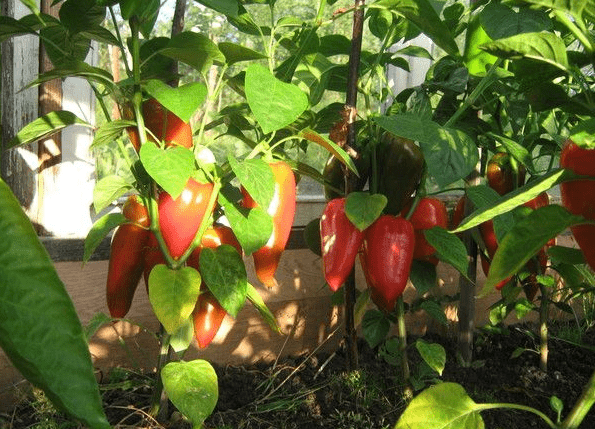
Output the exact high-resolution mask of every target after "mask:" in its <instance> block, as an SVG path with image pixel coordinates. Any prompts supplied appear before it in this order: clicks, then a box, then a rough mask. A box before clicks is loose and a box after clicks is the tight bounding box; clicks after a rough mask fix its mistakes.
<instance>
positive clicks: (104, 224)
mask: <svg viewBox="0 0 595 429" xmlns="http://www.w3.org/2000/svg"><path fill="white" fill-rule="evenodd" d="M124 222H126V217H124V215H123V214H122V213H108V214H106V215H105V216H101V217H100V218H99V219H97V220H96V221H95V223H94V224H93V226H92V227H91V229H90V230H89V233H88V234H87V238H85V246H84V252H83V263H85V262H87V261H89V258H90V257H91V255H92V254H93V252H94V251H95V249H97V246H99V244H101V242H102V241H103V239H104V238H105V237H106V236H107V234H108V233H109V232H110V231H111V230H112V229H114V228H115V227H117V226H118V225H121V224H123V223H124Z"/></svg>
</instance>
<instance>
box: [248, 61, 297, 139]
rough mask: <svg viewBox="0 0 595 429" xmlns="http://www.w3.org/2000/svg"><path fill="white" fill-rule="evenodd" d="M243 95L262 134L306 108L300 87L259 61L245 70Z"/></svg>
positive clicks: (288, 120) (288, 122)
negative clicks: (281, 78) (244, 91)
mask: <svg viewBox="0 0 595 429" xmlns="http://www.w3.org/2000/svg"><path fill="white" fill-rule="evenodd" d="M246 99H247V100H248V105H249V106H250V109H251V110H252V113H253V114H254V116H255V117H256V120H257V121H258V123H259V124H260V126H261V128H262V131H263V132H264V133H265V134H268V133H270V132H271V131H276V130H280V129H281V128H283V127H285V126H287V125H289V124H291V123H292V122H293V121H295V120H296V119H298V118H299V117H300V115H301V114H302V113H303V112H304V111H305V110H306V109H307V108H308V96H307V95H306V94H305V93H304V92H302V90H301V89H299V88H298V87H297V86H295V85H292V84H290V83H285V82H283V81H281V80H279V79H277V78H276V77H275V76H274V75H273V74H272V73H271V72H270V71H269V70H268V69H267V68H265V67H263V66H261V65H259V64H252V65H251V66H249V67H248V69H247V70H246Z"/></svg>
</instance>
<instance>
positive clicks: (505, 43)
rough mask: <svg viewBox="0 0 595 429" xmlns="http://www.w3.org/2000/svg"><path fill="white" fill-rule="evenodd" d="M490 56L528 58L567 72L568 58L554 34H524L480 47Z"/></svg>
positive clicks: (564, 48)
mask: <svg viewBox="0 0 595 429" xmlns="http://www.w3.org/2000/svg"><path fill="white" fill-rule="evenodd" d="M481 48H482V49H484V50H485V51H487V52H489V53H490V54H492V55H496V56H498V57H502V58H510V59H519V58H528V59H531V60H536V61H542V62H545V63H548V64H551V65H553V66H555V67H557V68H559V69H561V70H565V71H566V70H568V68H569V65H568V56H567V55H566V45H565V44H564V41H563V40H562V39H561V38H560V37H558V36H557V35H555V34H554V33H547V32H539V33H524V34H518V35H516V36H511V37H507V38H505V39H500V40H494V41H492V42H489V43H486V44H485V45H482V46H481Z"/></svg>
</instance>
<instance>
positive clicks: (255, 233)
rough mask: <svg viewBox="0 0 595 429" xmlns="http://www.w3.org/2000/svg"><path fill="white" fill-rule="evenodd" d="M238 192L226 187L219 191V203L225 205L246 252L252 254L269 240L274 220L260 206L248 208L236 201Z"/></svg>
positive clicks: (236, 234) (232, 226) (228, 216)
mask: <svg viewBox="0 0 595 429" xmlns="http://www.w3.org/2000/svg"><path fill="white" fill-rule="evenodd" d="M236 192H237V189H236V188H232V187H224V188H223V189H222V190H221V192H219V204H221V206H223V209H224V211H225V216H226V217H227V220H228V221H229V224H230V225H231V228H232V229H233V232H234V234H235V236H236V238H237V239H238V241H239V242H240V244H241V245H242V248H243V249H244V252H245V253H246V254H247V255H251V254H252V253H254V252H256V251H257V250H258V249H260V248H261V247H262V246H264V245H265V244H266V243H267V242H268V241H269V238H270V236H271V234H272V233H273V220H272V218H271V216H270V215H269V214H268V213H267V212H266V211H265V210H264V209H263V208H261V207H260V206H258V207H255V208H253V209H248V208H246V207H243V206H241V205H240V204H236V203H234V202H235V201H237V198H236ZM237 194H239V192H237ZM240 196H241V194H240ZM232 201H233V202H232Z"/></svg>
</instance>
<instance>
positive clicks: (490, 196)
mask: <svg viewBox="0 0 595 429" xmlns="http://www.w3.org/2000/svg"><path fill="white" fill-rule="evenodd" d="M466 193H467V195H468V196H469V199H470V200H471V202H472V203H473V205H474V206H475V207H477V208H483V207H488V206H493V205H494V204H497V203H498V201H500V199H501V198H502V197H501V196H500V195H499V194H498V193H497V192H496V191H495V190H493V189H492V188H490V187H489V186H487V185H477V186H471V187H468V188H467V190H466ZM513 224H514V216H513V214H512V213H511V212H507V213H502V214H500V215H498V216H496V217H495V218H494V232H495V233H496V239H497V240H498V242H500V240H502V238H503V237H504V236H505V235H506V233H507V232H508V230H509V229H510V228H511V227H512V225H513Z"/></svg>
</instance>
